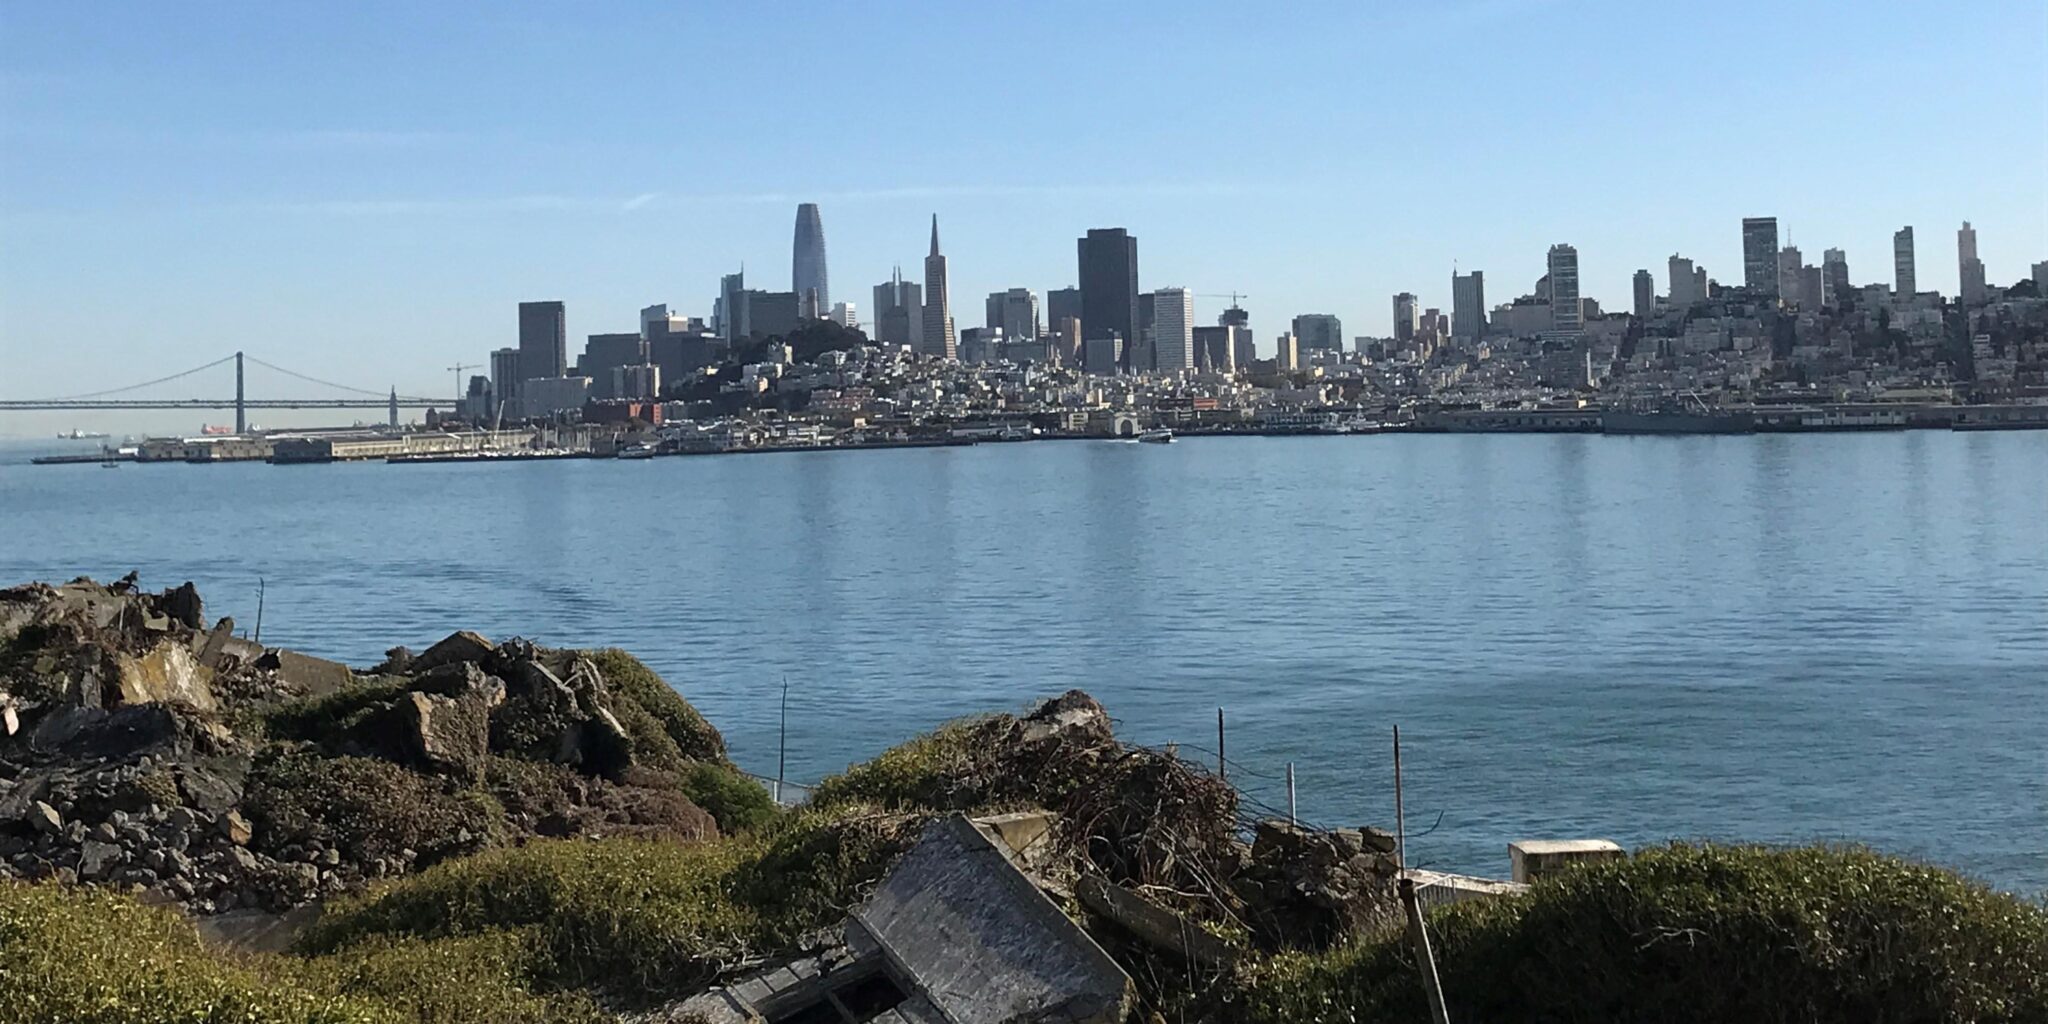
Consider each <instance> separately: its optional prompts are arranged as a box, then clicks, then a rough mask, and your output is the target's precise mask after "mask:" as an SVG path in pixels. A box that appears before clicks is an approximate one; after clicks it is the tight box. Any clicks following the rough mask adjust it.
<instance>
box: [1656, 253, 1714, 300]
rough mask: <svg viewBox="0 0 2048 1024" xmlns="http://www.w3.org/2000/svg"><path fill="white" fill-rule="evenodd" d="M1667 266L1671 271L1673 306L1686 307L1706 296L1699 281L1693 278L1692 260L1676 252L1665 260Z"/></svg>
mask: <svg viewBox="0 0 2048 1024" xmlns="http://www.w3.org/2000/svg"><path fill="white" fill-rule="evenodd" d="M1665 266H1666V267H1668V268H1669V271H1670V278H1671V304H1672V305H1673V306H1676V307H1677V308H1679V309H1684V308H1685V307H1687V306H1690V305H1692V304H1693V303H1695V302H1699V301H1701V300H1703V299H1705V298H1706V296H1705V295H1704V294H1702V293H1701V292H1700V290H1699V288H1698V283H1699V282H1698V281H1696V280H1695V279H1694V278H1693V267H1692V261H1691V260H1689V259H1686V258H1685V257H1683V256H1680V255H1678V254H1677V253H1675V252H1674V253H1672V254H1671V258H1670V259H1669V260H1667V261H1665Z"/></svg>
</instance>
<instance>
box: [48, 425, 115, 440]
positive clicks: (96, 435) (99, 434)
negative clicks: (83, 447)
mask: <svg viewBox="0 0 2048 1024" xmlns="http://www.w3.org/2000/svg"><path fill="white" fill-rule="evenodd" d="M106 438H107V435H106V433H105V432H104V431H99V430H79V429H78V428H76V427H73V428H72V430H71V433H68V434H58V435H57V440H59V441H104V440H106Z"/></svg>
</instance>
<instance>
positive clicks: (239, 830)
mask: <svg viewBox="0 0 2048 1024" xmlns="http://www.w3.org/2000/svg"><path fill="white" fill-rule="evenodd" d="M215 824H216V825H217V826H218V827H219V829H220V834H221V835H222V836H225V837H226V838H227V841H228V842H230V843H233V844H234V845H235V847H236V848H238V849H239V848H241V847H244V846H247V845H249V840H251V839H253V838H255V830H254V829H252V828H250V826H249V819H247V818H244V817H242V812H240V811H229V812H227V813H226V814H223V815H221V816H220V819H219V820H218V821H217V822H215Z"/></svg>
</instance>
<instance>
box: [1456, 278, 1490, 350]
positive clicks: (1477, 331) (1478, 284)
mask: <svg viewBox="0 0 2048 1024" xmlns="http://www.w3.org/2000/svg"><path fill="white" fill-rule="evenodd" d="M1451 333H1452V334H1454V335H1455V336H1457V337H1460V338H1465V339H1468V340H1475V341H1476V340H1478V339H1479V338H1481V337H1483V336H1485V334H1486V277H1485V275H1484V274H1482V273H1481V272H1480V271H1477V270H1475V271H1473V272H1471V273H1469V274H1460V273H1458V272H1457V271H1452V272H1451Z"/></svg>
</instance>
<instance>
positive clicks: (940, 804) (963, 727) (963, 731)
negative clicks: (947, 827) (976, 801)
mask: <svg viewBox="0 0 2048 1024" xmlns="http://www.w3.org/2000/svg"><path fill="white" fill-rule="evenodd" d="M1008 721H1010V719H1009V717H1008V716H986V717H979V718H966V719H961V720H959V721H955V722H948V723H946V724H945V725H942V726H940V727H939V728H937V729H935V730H933V731H932V732H929V733H926V734H924V735H922V736H918V737H916V738H915V739H912V740H910V741H909V742H906V743H900V744H898V745H896V746H893V747H890V748H889V749H887V750H885V751H882V753H881V754H880V755H879V756H877V757H876V758H875V759H874V760H872V761H864V762H862V763H860V764H857V765H854V766H853V767H851V768H848V769H847V770H846V771H844V772H841V773H840V774H838V775H834V776H832V777H830V778H827V779H825V780H824V781H823V782H820V783H819V784H818V786H817V788H816V789H814V790H812V791H811V806H813V807H838V806H842V805H848V804H872V805H874V806H876V807H887V808H891V809H896V810H913V809H915V810H922V809H927V808H944V809H956V805H957V804H959V803H960V801H961V797H962V792H961V790H962V788H963V780H967V779H970V778H973V777H975V776H977V775H978V774H980V764H981V761H982V760H983V758H984V757H985V756H986V755H987V753H988V751H987V750H985V749H984V748H983V745H982V743H981V742H980V741H981V738H982V737H983V736H984V735H985V734H986V732H987V731H988V728H989V726H990V725H991V724H992V723H1002V722H1008ZM1018 781H1021V780H1018ZM960 809H964V808H960Z"/></svg>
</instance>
